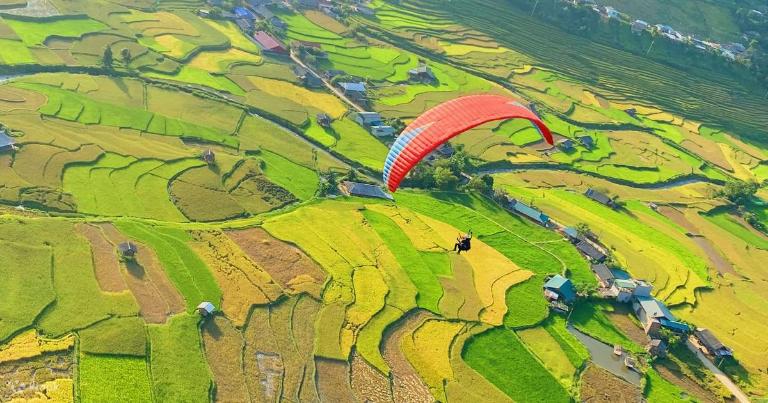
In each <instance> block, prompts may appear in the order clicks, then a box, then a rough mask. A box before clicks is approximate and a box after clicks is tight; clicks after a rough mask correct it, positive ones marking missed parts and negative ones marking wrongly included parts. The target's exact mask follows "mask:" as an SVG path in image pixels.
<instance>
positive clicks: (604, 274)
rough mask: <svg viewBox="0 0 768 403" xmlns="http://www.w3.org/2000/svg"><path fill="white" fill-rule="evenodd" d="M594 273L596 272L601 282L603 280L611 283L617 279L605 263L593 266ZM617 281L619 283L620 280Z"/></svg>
mask: <svg viewBox="0 0 768 403" xmlns="http://www.w3.org/2000/svg"><path fill="white" fill-rule="evenodd" d="M592 271H593V272H595V275H596V276H597V277H598V278H599V279H600V280H603V281H611V280H613V279H615V278H616V277H614V275H613V273H612V272H611V269H609V268H608V266H606V265H605V263H600V264H593V265H592ZM616 281H619V280H616Z"/></svg>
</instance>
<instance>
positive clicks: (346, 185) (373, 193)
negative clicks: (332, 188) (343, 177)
mask: <svg viewBox="0 0 768 403" xmlns="http://www.w3.org/2000/svg"><path fill="white" fill-rule="evenodd" d="M339 189H340V190H341V192H342V193H344V194H346V195H348V196H358V197H372V198H376V199H386V200H393V197H392V195H391V194H389V193H387V192H385V191H384V190H382V189H381V188H380V187H379V186H375V185H369V184H366V183H359V182H351V181H344V182H342V183H341V184H340V185H339Z"/></svg>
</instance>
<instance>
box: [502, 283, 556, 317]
mask: <svg viewBox="0 0 768 403" xmlns="http://www.w3.org/2000/svg"><path fill="white" fill-rule="evenodd" d="M543 285H544V283H543V280H542V279H541V277H538V276H534V277H532V278H530V279H528V280H526V281H524V282H522V283H520V284H516V285H514V286H512V287H510V289H508V290H507V296H506V301H507V308H508V309H509V310H508V311H507V313H506V315H504V326H506V327H508V328H512V329H514V328H520V327H529V326H533V325H535V324H537V323H539V322H541V321H543V320H544V319H546V318H547V315H549V307H548V306H547V301H546V300H545V299H544V295H543V294H542V286H543Z"/></svg>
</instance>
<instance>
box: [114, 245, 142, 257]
mask: <svg viewBox="0 0 768 403" xmlns="http://www.w3.org/2000/svg"><path fill="white" fill-rule="evenodd" d="M117 251H118V253H120V257H122V258H124V259H133V258H134V256H136V253H137V252H138V251H139V248H137V247H136V244H134V243H133V242H131V241H126V242H122V243H120V244H118V245H117Z"/></svg>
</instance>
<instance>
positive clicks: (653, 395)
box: [643, 368, 695, 403]
mask: <svg viewBox="0 0 768 403" xmlns="http://www.w3.org/2000/svg"><path fill="white" fill-rule="evenodd" d="M645 380H646V383H645V390H644V391H643V395H645V397H646V399H647V400H648V402H649V403H667V402H687V401H692V400H693V401H695V400H694V399H691V398H690V397H688V394H687V393H686V392H685V391H684V390H683V389H680V388H679V387H678V386H677V385H675V384H672V383H670V382H669V381H667V380H666V379H664V378H662V377H661V375H659V373H658V372H656V370H654V369H653V368H651V369H649V370H648V372H646V374H645Z"/></svg>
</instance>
